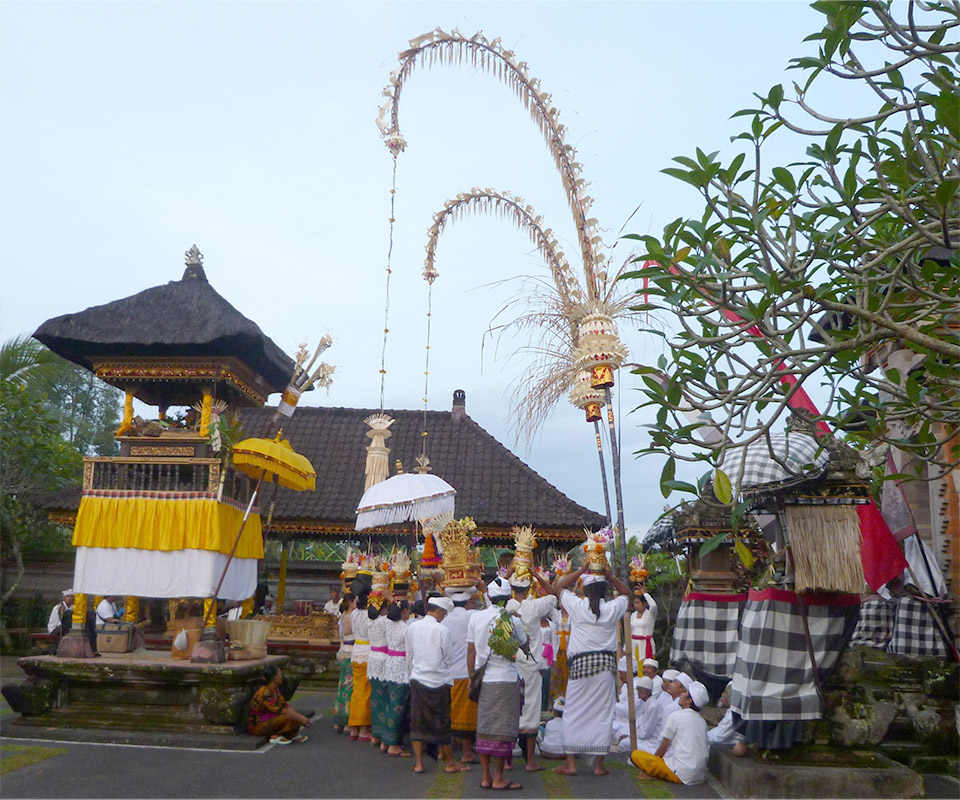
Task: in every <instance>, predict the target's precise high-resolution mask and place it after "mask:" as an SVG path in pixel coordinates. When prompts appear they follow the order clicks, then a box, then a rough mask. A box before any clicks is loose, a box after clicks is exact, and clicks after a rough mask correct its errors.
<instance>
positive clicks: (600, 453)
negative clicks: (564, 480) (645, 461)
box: [593, 419, 613, 527]
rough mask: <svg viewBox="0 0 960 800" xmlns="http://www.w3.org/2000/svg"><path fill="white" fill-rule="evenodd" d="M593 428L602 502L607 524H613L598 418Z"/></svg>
mask: <svg viewBox="0 0 960 800" xmlns="http://www.w3.org/2000/svg"><path fill="white" fill-rule="evenodd" d="M593 429H594V431H595V432H596V434H597V455H598V456H600V480H601V482H602V483H603V503H604V505H605V506H606V508H607V525H610V526H611V527H612V526H613V518H612V517H611V516H610V489H609V488H607V465H606V463H605V462H604V460H603V439H601V438H600V420H598V419H595V420H594V421H593Z"/></svg>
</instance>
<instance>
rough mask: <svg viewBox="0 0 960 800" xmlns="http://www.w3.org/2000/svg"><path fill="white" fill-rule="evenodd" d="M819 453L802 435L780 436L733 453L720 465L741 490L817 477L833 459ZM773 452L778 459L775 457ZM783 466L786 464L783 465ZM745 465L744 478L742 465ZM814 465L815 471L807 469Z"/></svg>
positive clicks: (773, 436) (761, 440)
mask: <svg viewBox="0 0 960 800" xmlns="http://www.w3.org/2000/svg"><path fill="white" fill-rule="evenodd" d="M818 450H819V444H818V443H817V440H816V439H814V438H813V437H812V436H806V435H804V434H800V433H778V434H774V435H772V436H771V437H770V444H769V445H768V444H767V442H766V440H765V439H758V440H757V441H755V442H753V443H752V444H750V445H747V446H746V447H740V448H737V449H735V450H730V451H729V452H728V453H727V454H726V456H725V457H724V459H723V461H722V462H721V464H720V469H722V470H723V471H724V472H725V473H726V475H727V477H728V478H729V479H730V482H731V483H732V484H733V485H734V487H737V486H739V487H740V488H741V489H747V488H750V487H755V486H760V485H762V484H789V483H793V482H796V481H801V480H807V479H808V478H811V477H816V476H817V475H819V474H820V473H822V472H823V470H824V469H825V468H826V465H827V462H828V461H829V460H830V456H829V454H828V453H827V451H826V450H820V451H819V452H817V451H818ZM771 451H772V452H773V454H774V455H775V456H776V458H774V455H771ZM780 462H782V463H780ZM741 464H743V478H742V479H739V476H740V465H741ZM808 464H812V465H813V468H812V469H804V467H805V466H806V465H808Z"/></svg>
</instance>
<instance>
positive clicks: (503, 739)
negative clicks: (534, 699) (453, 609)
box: [467, 576, 530, 790]
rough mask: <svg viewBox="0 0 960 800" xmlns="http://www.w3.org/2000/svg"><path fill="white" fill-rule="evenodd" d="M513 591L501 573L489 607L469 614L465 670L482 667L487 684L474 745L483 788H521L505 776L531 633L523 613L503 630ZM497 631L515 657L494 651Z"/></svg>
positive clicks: (490, 590) (479, 705)
mask: <svg viewBox="0 0 960 800" xmlns="http://www.w3.org/2000/svg"><path fill="white" fill-rule="evenodd" d="M510 592H511V590H510V584H509V583H508V582H507V581H506V579H504V578H502V577H500V576H497V577H496V578H495V579H494V580H493V581H492V582H491V583H490V585H489V587H488V597H489V599H490V601H491V604H492V605H491V608H488V609H484V610H483V611H478V612H477V613H476V614H474V615H473V616H472V617H471V618H470V624H469V625H468V626H467V668H468V669H469V670H470V674H471V675H472V674H473V672H474V671H475V670H477V669H481V668H483V682H482V686H481V689H480V699H479V701H478V703H477V743H476V750H477V753H478V754H479V756H480V764H481V766H482V768H483V779H482V781H481V783H480V788H481V789H497V790H504V789H521V788H523V787H522V786H521V785H520V784H519V783H513V782H510V781H505V780H504V778H503V769H504V764H505V762H506V759H507V758H508V757H509V756H510V754H511V753H512V752H513V747H514V744H515V743H516V740H517V735H518V733H519V731H520V708H521V703H520V693H519V687H518V686H517V683H518V678H519V673H518V672H517V664H516V662H517V661H518V660H520V659H521V658H523V657H524V655H526V656H529V654H530V648H529V646H528V644H527V634H526V631H525V630H524V628H523V623H522V622H520V618H519V617H517V616H515V615H507V617H506V619H507V620H509V627H508V628H506V631H507V632H508V633H509V635H504V634H503V624H502V623H501V618H502V617H503V614H504V613H505V606H506V603H507V600H508V599H509V598H510ZM498 625H499V626H500V627H499V628H498ZM495 632H496V633H495ZM494 635H497V636H499V639H500V641H501V642H503V643H504V644H507V643H508V642H512V646H513V648H514V653H513V656H512V657H510V658H508V657H507V656H505V655H503V654H502V653H500V652H496V651H495V650H494V648H493V647H492V646H491V644H490V640H491V638H492V636H494ZM518 644H519V649H517V645H518ZM521 650H522V653H521ZM491 761H492V766H493V773H492V775H491V772H490V766H491Z"/></svg>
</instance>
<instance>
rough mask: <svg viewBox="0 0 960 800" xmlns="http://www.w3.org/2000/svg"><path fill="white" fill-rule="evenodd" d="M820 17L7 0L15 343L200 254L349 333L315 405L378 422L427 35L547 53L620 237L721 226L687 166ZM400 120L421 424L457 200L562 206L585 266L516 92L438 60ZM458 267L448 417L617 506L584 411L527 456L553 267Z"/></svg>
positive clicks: (638, 426) (223, 271)
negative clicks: (431, 260) (534, 282)
mask: <svg viewBox="0 0 960 800" xmlns="http://www.w3.org/2000/svg"><path fill="white" fill-rule="evenodd" d="M819 20H820V16H819V15H818V14H816V13H815V12H814V11H812V10H811V9H810V8H808V7H807V5H806V4H804V3H799V2H789V1H785V2H772V1H770V0H764V1H761V0H757V1H756V2H724V1H720V0H718V1H717V2H682V1H681V0H678V1H676V2H612V3H611V2H582V1H577V2H532V3H531V2H495V3H472V2H442V3H440V2H436V3H434V2H413V3H411V2H390V3H379V2H309V1H304V2H269V3H259V2H188V1H184V2H176V1H171V2H163V3H154V2H97V3H94V2H83V0H79V1H78V2H71V3H53V2H11V1H10V0H5V2H2V3H0V102H2V107H3V109H4V111H3V114H2V115H0V248H2V249H0V253H2V261H0V338H2V340H3V341H6V340H8V339H10V338H12V337H14V336H16V335H19V334H24V333H32V332H33V331H34V330H36V328H37V327H38V326H39V325H40V324H41V323H42V322H44V321H45V320H46V319H49V318H51V317H54V316H58V315H60V314H66V313H72V312H77V311H81V310H83V309H85V308H87V307H89V306H93V305H100V304H103V303H106V302H110V301H112V300H115V299H119V298H121V297H127V296H129V295H132V294H135V293H137V292H140V291H142V290H144V289H147V288H149V287H152V286H156V285H158V284H161V283H165V282H167V281H171V280H179V279H180V277H181V276H182V274H183V269H184V255H183V254H184V252H185V251H186V250H187V249H188V248H189V247H190V246H191V245H193V244H196V245H197V246H198V247H199V249H200V251H201V252H202V253H203V256H204V269H205V271H206V274H207V278H208V280H209V281H210V283H211V284H212V285H213V287H214V288H215V289H216V290H217V291H218V292H219V293H220V294H221V295H222V296H223V297H225V298H226V299H227V300H228V301H229V302H230V303H231V304H232V305H233V306H234V307H235V308H237V309H238V310H239V311H240V312H242V313H243V314H245V315H246V316H248V317H250V318H252V319H253V320H255V321H256V322H257V323H258V324H259V325H260V327H261V328H262V329H263V331H264V332H265V333H266V334H267V335H268V336H269V337H271V338H272V339H273V340H274V341H275V342H276V343H277V344H278V345H279V346H280V347H281V348H283V349H284V350H285V351H286V352H287V353H289V354H291V355H293V354H294V352H295V351H296V349H297V346H298V344H299V343H300V342H308V343H309V344H310V346H311V347H312V346H313V345H315V344H316V342H317V341H318V340H319V339H320V337H321V336H323V335H324V334H329V335H330V336H331V337H332V338H333V346H332V347H331V348H330V349H329V350H328V351H327V353H326V354H325V358H326V360H328V361H329V362H330V363H332V364H334V365H335V366H336V373H335V376H334V383H333V386H332V387H331V388H330V390H329V392H327V391H314V392H311V393H309V394H308V395H305V397H304V399H303V400H302V401H301V402H302V404H303V405H325V406H347V407H360V408H364V407H366V408H377V407H379V404H380V393H381V376H380V368H381V354H382V353H383V352H384V351H383V348H384V335H383V329H384V319H385V298H386V291H385V286H386V277H387V273H386V266H387V258H388V248H389V247H390V225H389V218H390V189H391V178H392V169H393V159H392V158H391V156H390V154H389V153H388V151H387V149H386V148H385V147H384V145H383V142H382V141H381V139H380V133H379V130H378V128H377V126H376V124H375V120H376V117H377V113H378V108H379V106H380V105H381V104H382V102H383V101H384V98H383V97H382V90H383V87H384V86H385V85H386V84H387V81H388V77H389V73H390V72H391V70H393V69H394V68H395V67H396V66H397V64H398V61H397V55H398V53H399V52H400V51H401V50H404V49H406V48H407V47H408V40H410V39H413V38H414V37H416V36H418V35H420V34H422V33H425V32H426V31H429V30H432V29H433V28H436V27H440V28H442V29H443V30H446V31H449V30H451V29H452V28H454V27H455V28H458V29H459V30H460V31H461V32H463V33H466V34H467V35H472V34H473V33H474V32H476V31H478V30H480V31H482V32H483V33H484V35H485V36H486V37H487V38H488V39H493V38H495V37H500V38H501V40H502V42H503V44H504V45H505V46H506V47H508V48H509V49H511V50H513V51H514V52H515V53H516V54H517V58H518V60H522V61H525V62H527V64H528V67H529V70H530V74H531V76H532V77H536V78H539V80H540V82H541V88H542V89H543V90H544V91H547V92H550V93H551V94H552V95H553V104H554V105H555V106H557V107H558V108H559V109H560V112H561V113H560V121H561V122H562V123H563V124H565V125H566V126H567V128H568V134H567V137H568V142H569V143H570V144H572V145H574V147H576V149H577V160H579V161H580V162H581V163H582V164H583V165H584V172H583V177H585V178H586V179H587V180H588V181H589V182H590V186H589V189H588V193H589V194H590V195H591V196H592V197H593V198H594V201H595V202H594V205H593V207H592V209H591V216H594V217H596V218H597V219H598V220H599V221H600V224H601V226H602V228H603V235H604V240H605V242H606V244H607V245H613V244H614V243H615V242H616V241H617V238H618V236H619V235H620V234H621V233H659V232H660V231H661V230H662V228H663V226H664V225H665V224H666V223H667V222H669V221H671V220H673V219H675V218H677V217H680V216H692V215H697V214H698V213H699V210H700V204H699V203H698V195H697V194H696V192H695V191H694V190H693V189H692V188H691V187H688V186H686V185H685V184H683V183H680V182H679V181H676V180H674V179H672V178H669V177H668V176H666V175H663V174H662V173H661V172H660V170H662V169H664V168H665V167H668V166H670V160H671V159H672V158H673V157H675V156H678V155H690V154H691V153H693V151H694V150H695V148H697V147H699V148H701V149H703V150H704V151H707V152H710V151H713V150H721V151H726V150H729V149H730V148H731V147H732V145H731V144H730V137H731V136H732V135H734V134H735V133H737V132H738V130H739V126H738V121H737V120H730V119H729V117H730V115H731V114H733V113H734V112H735V111H737V110H738V109H741V108H744V107H749V106H751V105H752V103H753V100H754V98H753V92H758V93H763V94H765V93H766V92H767V90H768V89H769V87H770V86H772V85H774V84H776V83H779V82H781V81H784V80H787V81H789V80H792V75H791V74H790V73H787V72H785V68H786V66H787V64H788V60H789V58H791V57H796V56H799V55H802V54H805V53H808V52H809V51H810V45H804V44H803V43H802V40H803V38H804V37H805V36H806V35H807V34H809V33H811V32H812V31H814V30H816V29H818V28H819ZM741 122H742V121H741ZM400 129H401V131H402V132H403V135H404V137H405V138H406V140H407V143H408V147H407V150H406V151H405V152H404V153H402V154H401V155H400V156H399V158H398V159H397V165H396V166H397V174H396V187H397V193H396V195H395V200H396V207H395V216H394V218H395V224H394V230H393V248H392V254H391V256H390V259H391V260H390V265H391V267H392V273H391V278H390V292H389V298H390V302H389V316H388V327H389V335H388V337H387V343H386V351H385V356H384V363H385V367H386V370H387V373H386V377H385V379H384V384H383V390H384V405H385V407H386V408H388V409H389V408H415V409H419V408H423V404H424V401H423V398H424V371H425V354H426V350H425V344H426V323H427V317H426V312H427V285H426V283H425V282H424V281H423V279H422V277H421V271H422V269H423V257H424V245H425V243H426V231H427V228H428V227H429V225H430V223H431V220H432V216H433V214H434V213H435V212H437V211H439V210H440V209H441V208H442V207H443V203H444V201H445V200H447V199H448V198H452V197H454V196H456V194H457V193H458V192H461V191H465V190H467V189H470V188H471V187H474V186H481V187H494V188H496V189H498V190H501V191H505V190H508V191H510V192H512V193H514V194H517V195H520V196H522V197H523V198H524V199H525V200H526V201H527V202H528V203H530V204H532V205H533V206H534V208H535V209H536V210H537V213H539V214H541V215H543V217H544V221H545V224H546V225H547V226H549V227H552V228H553V229H554V231H555V232H557V233H558V234H559V238H560V241H561V244H562V245H563V247H564V250H565V252H566V254H567V257H568V259H569V260H570V262H571V264H572V265H573V266H574V267H576V264H577V255H578V252H579V248H578V246H577V244H576V236H575V232H574V228H573V223H572V219H571V214H570V211H569V209H568V207H567V204H566V198H565V195H564V192H563V189H562V186H561V183H560V178H559V175H558V173H557V171H556V168H555V167H554V163H553V159H552V156H551V155H550V153H549V152H548V150H547V147H546V145H545V143H544V140H543V137H542V135H541V134H540V132H539V131H538V129H537V127H536V126H535V124H534V123H533V122H532V120H531V119H530V116H529V114H528V112H527V111H526V110H525V109H524V108H523V106H522V104H521V103H520V102H519V101H518V100H517V98H516V97H515V95H514V94H513V92H512V91H511V90H510V89H509V88H508V87H507V86H506V85H504V84H503V83H502V82H500V81H499V80H498V79H497V78H496V77H495V76H494V75H492V74H490V73H488V72H484V71H481V70H477V69H473V68H469V67H467V66H464V67H457V66H449V65H442V66H439V65H434V66H431V67H424V68H421V69H418V70H417V71H416V72H415V73H414V74H413V75H412V76H411V77H410V78H409V79H408V81H407V82H406V84H405V87H404V90H403V94H402V97H401V101H400ZM627 245H628V243H627V242H622V243H621V244H620V245H618V246H617V247H616V248H615V250H614V253H615V255H614V261H615V262H617V263H619V262H620V261H622V260H623V258H624V257H625V256H626V255H627V251H628V246H627ZM436 266H437V268H438V270H439V273H440V276H439V278H438V279H437V280H436V282H435V284H434V287H433V293H432V316H431V318H430V322H431V348H430V351H429V352H430V364H429V373H430V374H429V377H428V382H427V392H426V396H427V407H428V408H430V409H431V410H449V408H450V405H451V398H452V394H453V391H454V390H455V389H463V390H465V391H466V407H467V413H468V414H469V415H470V416H471V417H472V418H473V419H474V420H475V421H476V422H477V423H478V424H480V425H481V426H482V427H483V428H485V429H486V430H487V431H488V432H490V433H491V434H492V435H493V436H495V437H496V438H497V439H498V440H500V441H501V442H502V443H503V444H505V445H506V446H508V447H509V448H511V449H512V450H513V451H514V452H515V453H516V454H517V455H519V456H520V457H521V458H523V459H524V460H525V461H527V463H529V464H530V465H531V466H532V467H533V468H534V469H535V470H536V471H538V472H539V473H540V474H541V475H542V476H543V477H544V478H546V479H547V480H548V481H550V482H551V483H553V484H554V485H555V486H557V487H558V488H559V489H560V490H561V491H563V492H564V493H565V494H567V495H568V496H570V497H571V498H573V499H574V500H576V501H578V502H580V503H581V504H583V505H585V506H587V507H589V508H591V509H594V510H596V511H599V512H601V513H602V512H603V510H604V502H603V497H602V491H601V483H600V477H599V467H598V458H597V451H596V443H595V438H594V433H593V426H592V425H589V424H587V423H586V422H585V421H584V418H583V412H582V411H580V410H579V409H576V408H574V407H573V406H571V405H570V404H569V403H567V402H566V401H564V402H562V403H561V404H560V405H558V406H557V407H556V409H555V410H554V412H553V413H552V414H551V416H550V417H549V418H548V420H547V421H546V422H545V424H544V425H543V426H542V428H541V430H540V431H539V433H538V434H537V436H536V437H535V438H534V440H533V442H532V444H531V445H530V447H529V449H527V447H526V445H525V444H524V443H523V442H517V441H516V436H515V430H514V428H515V425H514V424H513V422H514V420H513V418H512V416H511V413H510V396H511V393H512V389H513V387H514V385H515V383H516V381H517V380H518V378H519V377H521V375H522V371H523V369H524V367H525V364H524V361H523V360H522V359H519V358H517V357H511V354H512V353H515V352H516V351H517V350H518V349H519V348H521V347H522V346H523V345H524V344H525V343H526V340H525V339H517V338H513V339H504V340H500V341H499V342H497V341H496V340H494V339H492V338H491V337H490V336H489V335H485V334H486V333H487V331H488V330H489V328H490V326H491V323H492V322H493V321H494V319H495V318H499V319H502V318H503V316H504V314H505V315H506V316H507V317H509V316H510V315H511V314H514V313H517V312H518V311H522V308H523V305H524V301H523V288H522V284H521V283H520V282H518V279H522V278H523V276H531V277H543V276H545V275H546V274H547V272H546V268H545V266H544V264H543V262H542V259H541V258H540V256H539V254H538V253H537V252H536V251H535V250H534V249H533V248H532V246H531V244H530V241H529V239H528V238H527V236H526V234H524V233H522V232H520V231H518V230H517V229H516V228H515V227H514V225H513V223H512V222H510V221H508V220H505V219H500V218H496V217H492V216H478V215H472V216H470V217H468V218H466V219H463V220H461V221H459V222H457V223H456V224H455V225H454V226H452V227H448V228H447V230H446V231H445V232H444V233H443V234H442V236H441V238H440V241H439V246H438V248H437V260H436ZM504 309H505V310H504ZM500 312H502V313H500ZM498 313H500V317H498ZM620 334H621V338H622V339H623V340H624V342H625V343H626V344H627V346H628V347H629V349H630V360H631V361H635V362H638V363H644V364H655V363H656V361H657V358H658V356H659V355H660V354H661V352H662V349H661V348H662V344H661V343H660V340H659V339H656V338H655V337H651V336H649V335H647V334H642V333H640V332H638V331H636V330H633V329H631V328H630V327H629V326H628V327H621V330H620ZM638 381H639V378H637V377H635V376H632V375H629V374H627V373H626V372H625V371H622V372H621V373H620V374H619V375H618V378H617V386H616V388H615V400H614V407H615V411H616V414H617V422H618V426H619V432H620V436H621V451H622V461H623V492H624V511H625V517H626V523H627V531H628V535H642V534H643V533H644V532H645V531H646V529H647V528H648V527H649V525H650V524H651V523H652V522H653V521H654V520H655V519H656V517H657V516H659V514H660V513H661V512H662V510H663V506H664V499H663V497H662V496H661V494H660V492H659V476H660V472H661V470H662V467H663V460H662V459H660V458H658V457H656V456H645V457H643V458H640V459H638V458H635V457H634V455H633V454H634V453H635V452H636V451H638V450H640V449H642V448H644V447H645V446H646V445H647V444H648V441H649V437H648V435H647V433H646V431H645V429H644V428H643V427H642V426H643V425H645V424H649V423H650V422H651V421H652V418H653V415H652V413H650V412H649V411H647V410H641V411H636V412H634V411H633V409H634V408H635V407H636V406H637V405H638V404H639V403H640V402H641V396H640V393H639V392H638V391H637V388H636V387H637V386H638ZM277 399H278V398H277V397H276V396H274V397H272V398H271V400H270V401H271V404H274V405H275V403H276V401H277ZM293 444H294V446H296V443H295V442H294V443H293ZM428 455H429V449H428ZM608 471H609V461H608ZM437 473H438V474H440V475H441V477H442V471H441V470H439V469H438V470H437ZM678 477H680V478H682V477H685V476H683V475H682V474H680V473H679V472H678ZM686 477H695V476H693V475H691V476H686ZM358 500H359V498H358Z"/></svg>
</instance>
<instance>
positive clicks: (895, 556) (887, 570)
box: [857, 500, 907, 591]
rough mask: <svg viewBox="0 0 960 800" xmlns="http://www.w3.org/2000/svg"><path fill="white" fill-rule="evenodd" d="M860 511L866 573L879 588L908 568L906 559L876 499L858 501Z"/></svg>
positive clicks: (868, 580)
mask: <svg viewBox="0 0 960 800" xmlns="http://www.w3.org/2000/svg"><path fill="white" fill-rule="evenodd" d="M857 514H858V515H859V517H860V559H861V561H862V562H863V577H864V578H866V580H867V584H869V586H870V588H871V589H873V591H877V589H879V588H880V587H881V586H883V584H885V583H886V582H887V581H889V580H892V579H893V578H895V577H897V575H899V574H900V573H901V572H903V571H904V570H905V569H906V568H907V559H906V558H905V557H904V555H903V550H901V549H900V545H899V544H897V540H896V539H894V538H893V534H892V533H891V532H890V528H889V527H888V526H887V523H886V522H885V521H884V519H883V515H882V514H881V513H880V509H879V508H877V506H876V504H875V503H874V502H873V500H871V501H870V502H869V503H866V504H861V505H858V506H857Z"/></svg>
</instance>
